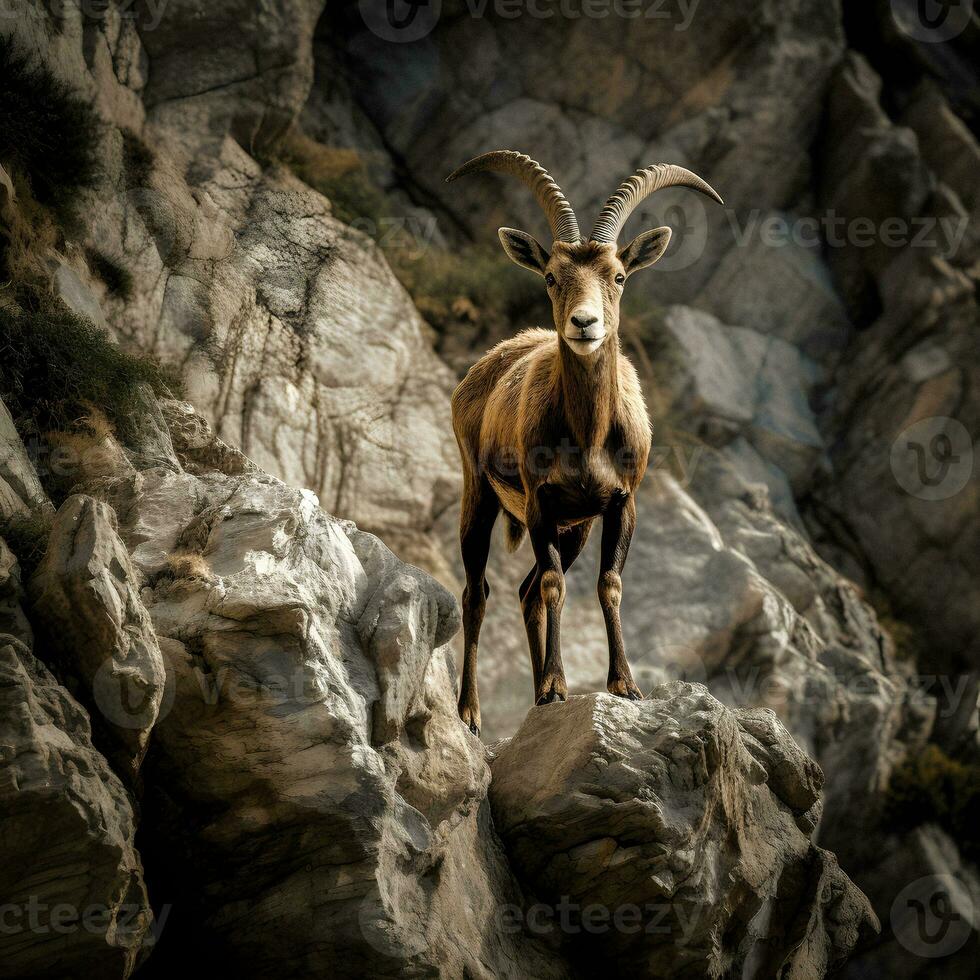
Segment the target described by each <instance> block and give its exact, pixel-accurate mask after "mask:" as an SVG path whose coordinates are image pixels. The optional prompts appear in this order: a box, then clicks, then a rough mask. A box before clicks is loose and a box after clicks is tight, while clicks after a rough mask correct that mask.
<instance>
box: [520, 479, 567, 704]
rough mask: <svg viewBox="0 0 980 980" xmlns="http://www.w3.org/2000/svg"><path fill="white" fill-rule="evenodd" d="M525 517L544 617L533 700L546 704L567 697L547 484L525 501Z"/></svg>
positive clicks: (560, 576)
mask: <svg viewBox="0 0 980 980" xmlns="http://www.w3.org/2000/svg"><path fill="white" fill-rule="evenodd" d="M527 517H528V534H529V535H530V538H531V545H532V547H533V548H534V558H535V560H536V561H537V563H538V574H537V576H536V577H537V580H538V583H539V588H540V592H541V602H542V603H543V604H544V609H545V617H546V620H545V645H544V665H543V667H542V669H541V676H540V678H539V679H538V683H537V688H536V690H535V692H534V703H535V704H549V703H551V702H552V701H564V700H565V699H566V698H567V697H568V685H567V684H566V683H565V668H564V667H563V666H562V662H561V609H562V606H563V605H564V603H565V574H564V572H563V571H562V562H561V546H560V544H559V540H558V522H557V521H556V520H555V518H554V517H553V516H552V514H551V513H550V508H549V506H548V492H547V487H541V488H539V489H538V491H537V493H535V494H534V495H533V497H532V500H530V501H529V502H528V514H527ZM532 584H533V583H532Z"/></svg>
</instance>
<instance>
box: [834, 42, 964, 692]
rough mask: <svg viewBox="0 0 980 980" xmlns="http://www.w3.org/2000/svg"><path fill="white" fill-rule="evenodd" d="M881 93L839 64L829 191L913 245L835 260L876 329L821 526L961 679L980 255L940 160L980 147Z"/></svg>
mask: <svg viewBox="0 0 980 980" xmlns="http://www.w3.org/2000/svg"><path fill="white" fill-rule="evenodd" d="M879 88H880V80H879V79H878V78H877V76H876V75H875V74H874V72H873V71H872V70H871V68H870V67H869V66H868V65H867V64H866V63H865V62H864V61H863V60H861V59H860V58H852V59H849V61H848V62H847V63H846V64H845V65H844V66H842V68H841V70H840V73H839V77H838V78H837V80H836V81H835V86H834V99H833V102H832V104H831V113H830V118H829V125H830V126H831V127H832V129H831V132H832V133H843V132H845V131H846V132H847V133H848V134H850V135H849V137H848V139H847V140H845V141H843V142H842V148H841V151H840V153H841V154H843V153H845V152H846V153H847V156H846V160H842V161H841V162H839V163H838V165H837V166H836V167H832V166H828V167H827V168H826V169H827V176H826V179H825V183H826V184H827V188H826V190H825V194H826V195H827V198H828V200H829V201H830V202H831V203H833V204H834V206H835V207H837V208H838V209H839V210H840V211H841V213H842V214H846V215H847V216H848V217H849V218H851V219H853V218H854V217H855V215H858V214H859V215H861V216H865V215H868V214H871V216H872V217H874V218H875V219H876V220H877V221H881V220H884V216H886V215H887V216H889V217H891V218H892V219H893V220H896V221H898V223H899V225H900V226H901V227H904V228H905V229H906V232H907V237H906V239H904V240H903V239H902V238H901V236H900V237H899V238H898V240H897V241H895V242H893V243H892V245H891V247H887V246H886V245H884V244H879V245H878V247H876V248H875V249H871V250H869V249H858V248H854V247H849V248H843V249H838V250H837V256H836V262H837V263H838V265H839V267H840V268H839V270H838V276H839V278H841V279H842V281H843V279H844V278H845V277H846V276H850V277H851V278H852V279H854V283H853V286H852V287H848V288H849V289H851V290H852V291H853V290H857V292H855V293H854V297H855V298H853V299H852V302H854V303H861V302H863V303H865V304H868V303H870V304H871V305H872V306H873V307H874V308H875V311H876V319H875V321H874V323H873V324H872V325H871V326H870V328H869V329H867V330H866V331H864V332H863V333H862V334H861V335H860V337H858V338H856V339H855V341H854V344H853V346H852V349H851V350H850V351H849V353H848V362H849V364H848V370H847V371H846V372H842V374H841V376H840V380H839V388H838V391H837V392H836V397H835V399H834V401H833V402H832V403H831V404H830V405H829V406H828V409H827V411H826V413H825V416H826V417H825V419H824V420H823V423H824V427H825V429H827V430H828V431H829V432H832V433H836V438H835V440H834V442H833V448H832V453H831V460H832V463H833V474H832V479H825V480H823V481H821V482H820V485H819V486H818V488H817V491H816V494H815V496H816V498H817V503H818V509H817V510H816V513H815V516H816V518H817V520H819V521H821V522H822V523H823V525H824V526H825V527H828V528H830V529H831V532H832V533H835V534H836V537H837V539H838V541H840V542H841V543H843V544H844V546H845V547H848V548H849V549H850V551H851V552H852V554H855V553H856V554H857V556H858V561H859V563H861V564H863V566H864V569H863V571H864V574H865V575H866V576H867V578H868V579H869V580H872V581H875V582H877V583H880V585H881V586H882V587H883V588H884V589H885V590H886V591H887V593H888V594H889V595H890V596H891V597H892V600H893V602H894V605H895V607H896V609H897V610H898V612H899V614H900V615H901V616H902V617H903V618H905V619H907V620H908V621H909V622H911V623H913V624H914V625H915V626H916V627H917V628H918V629H919V630H921V631H922V632H923V635H924V636H933V631H934V630H936V628H937V626H936V624H938V623H942V627H941V630H940V634H941V637H942V639H941V642H938V643H937V642H933V640H930V641H929V645H930V652H929V655H928V661H927V663H924V664H923V665H922V667H923V672H924V673H934V672H952V673H955V674H961V675H962V674H966V673H967V671H973V672H974V673H975V672H976V669H977V665H978V663H980V648H978V646H977V636H978V628H980V621H978V618H977V617H978V612H977V605H976V603H975V602H973V601H972V598H969V597H970V596H971V589H972V586H971V583H972V582H973V581H975V579H976V575H977V572H978V566H977V555H978V554H980V547H978V544H980V538H978V535H980V525H978V522H977V519H976V515H977V514H978V513H980V509H978V493H980V478H978V469H977V467H976V465H975V464H974V460H975V440H976V433H977V431H978V425H980V396H978V392H980V379H978V367H977V363H976V358H975V357H974V356H973V351H974V349H975V345H976V339H975V334H976V324H977V322H978V318H980V314H978V310H977V303H976V295H975V293H976V290H975V286H976V283H975V278H976V260H977V257H978V255H980V250H978V248H977V240H976V236H975V231H973V230H971V229H973V228H975V220H971V219H975V218H976V213H977V210H976V209H977V203H976V198H975V194H974V187H973V182H971V181H970V180H967V179H964V177H963V175H962V174H961V173H959V172H958V171H957V170H956V169H955V168H953V167H951V166H945V165H940V163H939V162H938V161H936V159H935V156H934V154H935V153H936V151H937V149H938V146H940V145H942V141H943V140H944V139H945V140H948V139H950V138H954V136H955V138H956V139H957V140H958V141H959V143H958V150H957V153H956V159H959V160H962V161H966V160H971V159H972V160H974V161H980V149H978V147H977V144H976V141H975V140H974V139H973V138H972V137H971V136H970V134H969V133H968V132H967V131H965V129H964V127H962V126H961V127H955V128H953V127H952V124H951V123H950V120H949V116H948V110H947V112H946V113H943V112H940V111H936V112H934V113H929V114H926V115H925V117H924V116H923V114H922V112H921V111H919V112H915V111H912V110H910V112H909V115H908V117H907V121H908V122H910V123H912V124H913V125H914V126H916V127H917V128H916V130H912V129H908V128H904V127H901V126H897V125H895V124H893V122H892V121H891V120H890V119H889V118H888V116H887V115H886V114H885V113H884V111H883V110H882V108H881V106H880V104H879V101H878V94H879ZM933 104H934V106H935V105H936V98H935V97H934V98H933ZM936 108H937V109H941V108H942V102H941V100H940V102H939V105H938V106H936ZM858 120H859V121H860V125H859V126H858V125H857V124H856V121H858ZM951 128H953V130H954V131H953V132H951ZM920 147H921V148H922V149H921V151H920ZM926 153H928V154H929V158H930V161H931V162H932V163H934V164H935V165H936V167H937V174H938V176H939V178H940V181H939V182H938V183H937V180H936V174H933V173H932V172H931V171H930V170H929V167H928V166H927V164H926V160H925V159H924V158H923V155H924V154H926ZM855 154H856V155H857V162H856V163H855V160H854V156H855ZM903 161H904V162H903ZM882 172H887V173H888V174H889V179H888V182H887V183H885V184H884V185H883V184H882V182H881V180H880V179H879V175H880V174H881V173H882ZM947 180H948V181H950V183H946V181H947ZM968 207H969V208H971V209H972V210H969V211H968V210H967V209H968ZM872 208H873V210H869V209H872ZM913 236H914V237H913ZM858 280H859V281H858ZM940 647H941V648H942V649H941V650H940V649H939V648H940ZM974 689H975V684H974Z"/></svg>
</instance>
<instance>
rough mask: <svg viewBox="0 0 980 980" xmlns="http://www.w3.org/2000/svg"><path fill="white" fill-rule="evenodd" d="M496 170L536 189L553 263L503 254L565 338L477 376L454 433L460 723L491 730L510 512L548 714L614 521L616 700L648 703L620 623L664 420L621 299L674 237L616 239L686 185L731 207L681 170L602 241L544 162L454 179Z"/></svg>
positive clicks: (520, 348)
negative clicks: (495, 541) (585, 589)
mask: <svg viewBox="0 0 980 980" xmlns="http://www.w3.org/2000/svg"><path fill="white" fill-rule="evenodd" d="M483 170H495V171H499V172H501V173H506V174H511V175H513V176H515V177H517V178H518V179H519V180H520V181H522V183H524V184H525V185H527V186H528V187H529V188H530V189H531V190H532V191H533V193H534V196H535V198H536V199H537V202H538V204H539V205H541V207H542V208H543V210H544V212H545V214H546V215H547V217H548V222H549V224H550V225H551V232H552V235H553V237H554V243H553V244H552V246H551V252H550V253H548V252H547V251H545V249H543V248H542V247H541V246H540V245H539V244H538V243H537V242H536V241H535V240H534V239H533V238H532V237H531V236H530V235H528V234H527V233H526V232H523V231H516V230H515V229H513V228H501V229H500V231H499V233H498V234H499V236H500V242H501V244H502V245H503V247H504V251H505V252H506V253H507V255H508V256H509V257H510V258H511V259H512V260H513V261H514V262H516V263H517V264H518V265H521V266H524V268H526V269H530V270H531V271H532V272H536V273H538V274H539V275H541V276H544V281H545V285H546V286H547V288H548V295H549V297H550V298H551V305H552V311H553V314H554V321H555V330H554V331H552V330H540V329H534V330H525V331H523V332H522V333H520V334H518V335H517V336H516V337H513V338H512V339H510V340H505V341H504V342H503V343H500V344H498V345H497V346H496V347H494V348H493V349H492V350H491V351H489V352H488V353H487V354H485V355H484V356H483V357H482V358H481V359H480V360H479V361H478V362H477V363H476V364H474V365H473V367H472V368H471V369H470V370H469V372H468V374H467V375H466V377H465V378H464V379H463V381H462V382H461V383H460V385H459V387H458V388H457V389H456V391H455V392H454V394H453V400H452V407H453V428H454V430H455V432H456V440H457V442H458V443H459V451H460V456H461V457H462V462H463V481H464V482H463V507H462V515H461V518H460V543H461V547H462V552H463V565H464V566H465V569H466V587H465V589H464V591H463V643H464V647H465V650H464V660H463V677H462V682H461V687H460V696H459V714H460V717H461V718H462V719H463V721H464V722H465V723H466V724H467V725H469V727H470V729H471V730H472V731H473V732H474V733H479V730H480V700H479V695H478V694H477V684H476V661H477V644H478V641H479V636H480V626H481V624H482V623H483V614H484V610H485V608H486V600H487V597H488V596H489V594H490V587H489V585H488V584H487V581H486V578H485V575H484V572H485V570H486V564H487V557H488V555H489V551H490V534H491V531H492V530H493V525H494V522H495V521H496V519H497V515H498V513H499V512H500V509H501V507H502V508H503V509H504V511H505V512H506V515H507V520H508V544H509V545H510V547H511V550H513V549H514V548H516V547H517V545H518V544H519V543H520V541H521V538H522V537H523V535H524V530H525V528H526V529H527V530H528V532H529V533H530V537H531V544H532V546H533V548H534V558H535V566H534V568H532V569H531V571H530V573H529V574H528V576H527V578H526V579H525V580H524V583H523V584H522V585H521V589H520V600H521V607H522V609H523V611H524V624H525V627H526V629H527V639H528V644H529V646H530V653H531V668H532V671H533V673H534V698H535V703H537V704H545V703H547V702H550V701H564V700H565V697H566V695H567V687H566V684H565V673H564V669H563V667H562V662H561V649H560V645H559V620H560V616H561V609H562V604H563V602H564V598H565V578H564V573H565V572H566V571H567V570H568V568H569V566H570V565H571V564H572V562H574V561H575V559H576V558H577V557H578V555H579V554H580V552H581V551H582V548H583V546H584V545H585V542H586V539H587V538H588V536H589V531H590V529H591V527H592V523H593V521H594V520H595V519H596V518H597V517H599V516H600V515H601V516H602V558H601V568H600V574H599V602H600V604H601V606H602V612H603V616H604V618H605V621H606V633H607V636H608V639H609V676H608V679H607V684H606V687H607V689H608V690H609V691H610V692H611V693H613V694H617V695H619V696H620V697H624V698H630V699H639V698H640V697H641V694H640V692H639V690H638V689H637V687H636V684H635V683H634V682H633V676H632V674H631V673H630V667H629V663H628V662H627V660H626V651H625V650H624V648H623V634H622V629H621V626H620V621H619V603H620V599H621V596H622V581H621V579H620V574H621V572H622V570H623V565H624V564H625V562H626V553H627V551H628V550H629V545H630V538H631V537H632V534H633V527H634V525H635V522H636V505H635V502H634V493H635V491H636V489H637V487H638V486H639V484H640V480H641V479H642V478H643V473H644V471H645V469H646V465H647V457H648V455H649V452H650V423H649V419H648V417H647V411H646V405H645V404H644V401H643V394H642V392H641V390H640V384H639V381H638V379H637V376H636V371H635V370H634V369H633V365H632V364H630V362H629V361H628V360H627V359H626V357H625V356H624V355H623V354H622V352H621V351H620V347H619V335H618V331H619V301H620V297H621V296H622V293H623V285H624V283H625V282H626V279H627V277H628V276H629V275H630V274H631V273H633V272H636V271H637V269H642V268H645V267H646V266H649V265H653V263H654V262H656V261H657V260H658V259H659V258H660V257H661V256H662V255H663V253H664V251H665V249H666V248H667V245H668V243H669V242H670V234H671V233H670V229H669V228H656V229H654V230H653V231H646V232H643V233H642V234H640V235H638V236H637V237H636V238H634V239H633V241H631V242H630V243H629V245H626V246H625V247H623V248H620V249H617V247H616V239H617V237H618V236H619V233H620V231H621V230H622V227H623V225H624V224H625V223H626V219H627V218H628V217H629V215H630V213H631V212H632V211H633V209H634V208H635V207H636V206H637V205H638V204H639V203H640V202H641V201H642V200H643V199H644V198H645V197H646V196H647V195H648V194H651V193H652V192H653V191H656V190H660V189H661V188H664V187H674V186H678V185H683V186H686V187H693V188H695V189H696V190H699V191H701V192H702V193H704V194H707V195H708V196H709V197H712V198H714V200H716V201H718V203H719V204H720V203H722V201H721V198H720V197H719V196H718V195H717V194H716V193H715V191H714V190H712V188H711V187H709V186H708V184H707V183H705V181H703V180H702V179H701V178H700V177H698V176H696V175H695V174H693V173H691V172H690V171H689V170H684V169H683V168H682V167H675V166H669V165H658V166H653V167H647V168H646V169H644V170H640V171H639V172H637V173H636V174H634V175H633V176H632V177H630V178H629V179H628V180H626V181H624V182H623V183H622V184H621V185H620V187H619V189H618V190H617V191H616V193H615V194H613V196H612V197H610V198H609V200H608V201H606V203H605V205H604V206H603V208H602V211H601V212H600V214H599V218H598V220H597V221H596V223H595V227H594V228H593V229H592V234H591V236H590V237H589V238H588V240H583V238H582V236H581V235H580V234H579V229H578V221H577V220H576V218H575V213H574V212H573V211H572V209H571V207H570V206H569V204H568V202H567V201H566V200H565V196H564V195H563V194H562V192H561V188H559V187H558V185H557V184H556V183H555V181H554V180H553V179H552V178H551V176H550V175H549V174H548V173H547V172H546V171H545V170H544V169H543V168H542V167H541V166H539V165H538V164H537V163H535V162H534V161H533V160H531V159H530V158H529V157H527V156H525V155H524V154H522V153H516V152H515V151H513V150H497V151H494V152H492V153H484V154H483V155H482V156H478V157H476V158H475V159H473V160H470V161H469V162H468V163H465V164H463V166H462V167H460V168H459V169H458V170H456V171H455V172H453V173H452V174H450V176H449V177H448V178H447V179H448V180H450V181H452V180H455V179H456V178H457V177H462V176H464V175H466V174H472V173H476V172H478V171H483Z"/></svg>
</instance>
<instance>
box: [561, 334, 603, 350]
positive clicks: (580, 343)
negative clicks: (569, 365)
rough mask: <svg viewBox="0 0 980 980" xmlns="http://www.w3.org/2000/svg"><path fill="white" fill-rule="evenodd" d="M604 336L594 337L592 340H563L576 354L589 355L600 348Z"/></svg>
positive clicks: (569, 338) (567, 338) (568, 338)
mask: <svg viewBox="0 0 980 980" xmlns="http://www.w3.org/2000/svg"><path fill="white" fill-rule="evenodd" d="M605 339H606V338H605V335H603V336H602V337H596V338H595V339H594V340H573V339H572V338H571V337H566V338H565V343H566V344H568V346H569V347H571V349H572V350H573V351H574V352H575V353H576V354H591V353H593V352H594V351H597V350H598V349H599V348H600V347H601V346H602V342H603V341H604V340H605Z"/></svg>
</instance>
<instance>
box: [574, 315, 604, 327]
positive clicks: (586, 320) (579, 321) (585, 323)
mask: <svg viewBox="0 0 980 980" xmlns="http://www.w3.org/2000/svg"><path fill="white" fill-rule="evenodd" d="M598 319H599V318H598V317H597V316H593V315H592V314H591V313H586V312H585V311H581V312H579V313H573V314H572V323H574V324H575V326H576V327H578V328H579V330H586V329H588V328H589V327H591V326H592V324H593V323H595V322H596V320H598Z"/></svg>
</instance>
